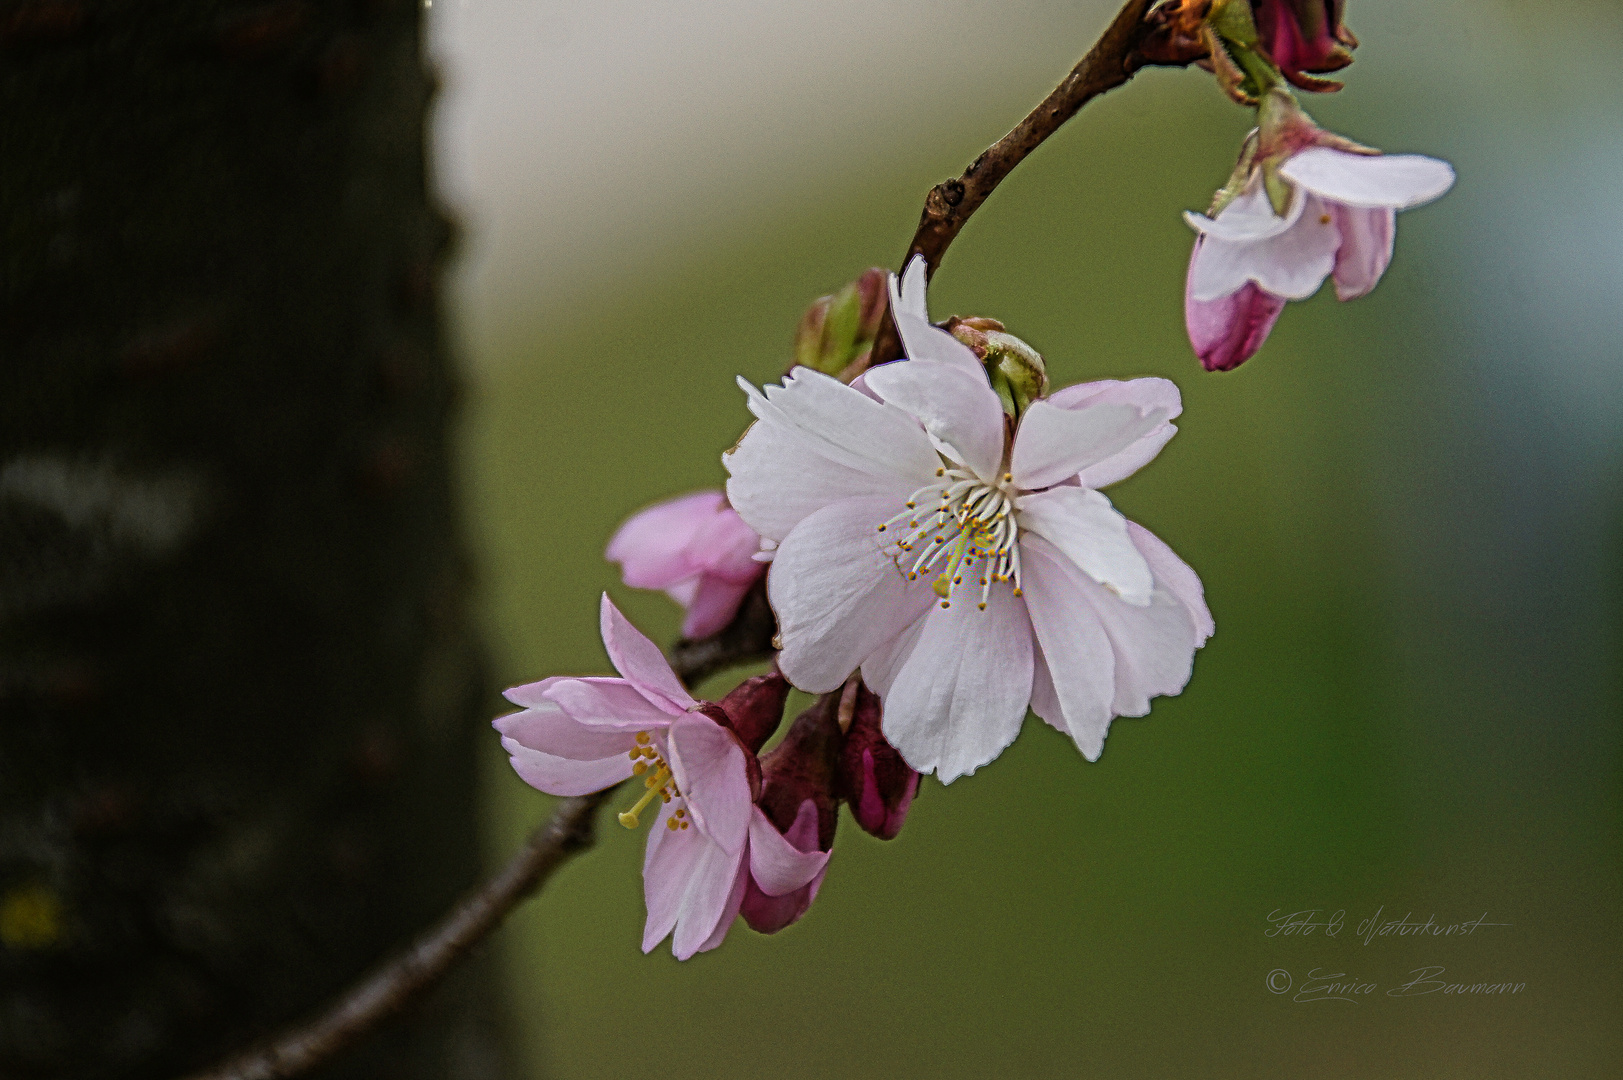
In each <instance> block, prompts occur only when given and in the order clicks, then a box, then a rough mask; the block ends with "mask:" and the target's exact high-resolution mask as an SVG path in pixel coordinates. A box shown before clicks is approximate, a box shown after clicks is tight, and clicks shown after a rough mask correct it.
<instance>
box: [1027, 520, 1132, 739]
mask: <svg viewBox="0 0 1623 1080" xmlns="http://www.w3.org/2000/svg"><path fill="white" fill-rule="evenodd" d="M1020 564H1021V573H1022V575H1023V577H1024V584H1025V590H1024V591H1025V594H1026V609H1027V610H1028V611H1029V612H1030V613H1031V628H1032V630H1033V631H1034V632H1035V633H1036V635H1037V648H1038V651H1039V652H1040V654H1041V661H1042V662H1041V665H1040V670H1041V672H1042V677H1041V678H1038V679H1037V680H1036V681H1035V684H1034V685H1037V684H1041V683H1042V682H1043V680H1044V679H1046V680H1047V682H1048V685H1047V686H1046V687H1041V691H1042V692H1040V693H1039V691H1038V689H1036V688H1034V689H1033V691H1032V696H1031V707H1032V710H1033V711H1034V712H1036V714H1037V715H1038V716H1040V717H1042V719H1043V720H1045V721H1047V722H1048V723H1049V724H1051V725H1052V726H1053V727H1055V728H1058V729H1059V730H1060V731H1063V732H1065V733H1066V734H1068V735H1069V736H1070V737H1071V738H1072V739H1073V740H1074V741H1075V742H1076V746H1077V749H1078V750H1081V751H1082V756H1083V757H1085V758H1087V759H1088V760H1089V761H1098V760H1099V755H1100V754H1101V753H1102V752H1103V751H1104V743H1105V733H1106V732H1107V731H1109V730H1110V719H1111V717H1112V716H1114V715H1115V714H1114V713H1113V712H1112V711H1111V708H1110V705H1111V702H1112V700H1113V699H1114V698H1115V693H1116V685H1115V671H1116V665H1115V659H1114V657H1113V655H1112V651H1111V646H1110V638H1109V636H1108V635H1106V633H1105V629H1104V625H1103V624H1102V623H1100V621H1099V617H1098V616H1097V615H1095V614H1094V612H1093V609H1092V607H1091V606H1089V604H1088V600H1087V596H1086V594H1085V593H1084V592H1083V591H1082V588H1081V586H1080V585H1078V584H1077V583H1076V581H1075V580H1074V579H1075V578H1077V577H1080V576H1081V575H1080V574H1078V573H1077V570H1076V567H1075V566H1074V565H1073V564H1072V563H1071V561H1070V560H1069V559H1067V558H1066V557H1065V556H1063V555H1062V554H1060V552H1059V551H1058V550H1056V549H1055V548H1054V547H1053V545H1051V544H1049V543H1048V542H1047V541H1046V540H1044V539H1043V538H1042V537H1040V536H1033V535H1030V534H1027V535H1026V536H1024V537H1022V538H1021V541H1020Z"/></svg>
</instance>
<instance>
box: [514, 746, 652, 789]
mask: <svg viewBox="0 0 1623 1080" xmlns="http://www.w3.org/2000/svg"><path fill="white" fill-rule="evenodd" d="M502 749H504V750H506V751H507V753H508V755H509V762H510V763H511V764H512V766H513V771H514V772H516V773H518V776H519V779H520V780H523V781H524V782H525V783H526V784H529V785H530V786H531V787H533V788H535V789H536V790H538V791H544V792H546V793H547V794H548V795H590V794H591V793H592V792H594V791H602V790H603V789H604V788H606V787H612V786H614V785H615V784H618V783H619V782H620V781H622V780H624V779H626V777H628V776H630V775H631V759H629V758H628V757H626V755H624V754H616V755H615V756H613V757H608V758H602V759H600V760H597V761H573V760H571V759H569V758H561V757H554V756H552V755H551V754H543V753H542V752H541V751H539V750H531V749H530V748H529V747H527V746H525V745H524V744H523V743H520V742H519V741H518V740H517V739H513V738H506V737H504V738H503V739H502Z"/></svg>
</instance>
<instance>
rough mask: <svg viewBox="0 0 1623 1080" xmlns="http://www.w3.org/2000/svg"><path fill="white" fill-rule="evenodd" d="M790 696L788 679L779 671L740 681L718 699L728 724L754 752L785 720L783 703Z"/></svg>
mask: <svg viewBox="0 0 1623 1080" xmlns="http://www.w3.org/2000/svg"><path fill="white" fill-rule="evenodd" d="M788 700H789V680H788V679H785V678H784V677H783V676H782V675H780V674H779V673H778V672H776V671H772V672H768V673H767V674H765V675H757V676H755V677H754V678H751V679H745V680H744V681H743V682H741V683H739V684H738V686H737V687H736V688H734V690H733V691H732V693H730V694H728V695H727V696H726V697H724V698H722V699H721V700H720V701H719V702H717V703H716V704H717V706H718V707H719V708H720V709H721V711H722V714H723V715H724V716H726V718H727V720H726V725H725V726H727V727H729V728H731V729H732V732H733V734H734V735H737V736H738V741H739V742H741V743H743V744H744V746H745V747H746V748H747V749H748V750H749V752H750V753H751V754H759V753H760V752H761V747H763V746H765V745H766V743H767V740H768V739H770V738H772V736H773V735H774V734H776V733H777V730H778V725H779V724H780V723H782V722H783V704H784V702H786V701H788Z"/></svg>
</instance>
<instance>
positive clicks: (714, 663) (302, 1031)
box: [188, 584, 777, 1080]
mask: <svg viewBox="0 0 1623 1080" xmlns="http://www.w3.org/2000/svg"><path fill="white" fill-rule="evenodd" d="M776 633H777V623H776V621H775V620H774V619H773V617H772V609H771V607H770V606H768V604H767V601H766V588H765V585H764V584H757V585H756V587H755V588H754V589H753V590H751V592H750V593H749V595H748V596H746V597H745V599H744V602H743V604H741V605H740V607H739V611H738V614H737V616H735V617H734V619H733V621H732V623H731V624H730V625H729V626H727V627H726V628H725V629H722V630H720V631H718V632H717V633H715V634H712V635H711V636H710V637H707V638H702V639H700V640H698V641H679V642H677V644H676V645H675V647H674V648H672V650H671V652H672V664H671V666H672V668H673V669H674V670H675V672H676V674H677V675H678V676H679V677H681V679H682V681H683V682H684V683H685V684H687V685H688V686H689V687H693V686H696V685H697V684H699V683H700V682H703V681H704V680H705V679H706V678H708V677H709V676H711V675H713V674H715V673H717V672H719V671H722V670H724V669H726V668H729V667H733V666H736V665H738V664H742V663H747V662H749V661H751V660H757V659H760V658H762V657H765V656H767V655H770V653H771V651H772V638H773V635H774V634H776ZM617 789H618V785H616V786H615V787H612V788H609V789H607V790H605V791H599V792H597V793H596V794H595V795H585V796H581V797H578V798H573V799H564V800H563V801H562V802H560V803H559V804H558V808H557V809H556V810H554V811H553V813H552V817H551V819H549V820H548V821H547V823H546V824H545V825H543V826H541V827H540V828H539V829H537V830H535V832H533V833H531V834H530V837H529V839H527V840H526V841H525V842H524V846H523V847H522V848H520V849H519V850H518V852H517V853H515V854H514V855H513V857H512V858H510V859H509V860H508V861H507V865H505V866H503V867H502V868H501V869H500V870H498V871H497V872H496V873H495V875H493V876H492V877H491V878H490V879H489V880H487V881H485V882H484V883H483V884H482V885H480V886H479V887H478V888H477V889H475V890H474V891H473V892H471V893H469V894H468V895H466V896H464V897H463V898H462V900H461V901H459V902H458V903H457V904H456V906H455V907H453V908H452V909H451V910H450V911H449V912H447V913H446V915H445V916H444V917H443V918H442V919H440V921H439V922H438V923H436V924H435V925H434V926H432V927H430V928H429V929H428V930H427V931H425V932H424V933H423V934H422V935H421V936H420V937H418V938H417V940H416V941H414V942H413V943H412V944H411V945H410V946H409V947H408V948H407V949H406V950H405V951H404V952H401V953H399V954H398V955H396V956H394V957H392V958H391V959H389V960H386V961H384V963H383V964H381V965H380V966H379V967H377V968H375V969H374V970H373V971H372V972H371V973H370V974H368V975H367V976H365V977H364V978H363V979H362V980H361V981H360V982H358V983H356V984H355V985H354V986H353V987H351V988H350V989H349V990H348V991H347V992H346V993H345V994H344V995H343V996H342V997H340V998H339V999H338V1000H337V1001H336V1002H334V1003H333V1004H332V1006H331V1007H330V1008H328V1009H327V1010H326V1011H325V1012H324V1013H322V1014H321V1015H320V1016H318V1017H316V1018H315V1019H313V1020H310V1021H308V1022H306V1023H305V1024H303V1025H301V1026H299V1027H297V1028H294V1029H292V1030H290V1031H287V1032H285V1033H283V1034H282V1035H280V1036H279V1037H277V1038H275V1039H272V1040H271V1041H269V1042H266V1043H264V1044H262V1045H261V1046H259V1047H256V1048H255V1049H253V1050H250V1051H248V1052H247V1053H245V1054H241V1055H239V1056H237V1057H234V1058H232V1059H230V1060H228V1061H226V1062H225V1063H223V1064H221V1065H218V1066H216V1067H215V1068H213V1069H210V1070H208V1071H207V1072H202V1073H196V1074H194V1075H193V1076H191V1077H189V1078H188V1080H288V1078H290V1077H295V1076H299V1075H302V1074H303V1073H306V1072H308V1071H310V1070H311V1069H313V1068H315V1067H316V1066H317V1065H320V1064H322V1063H323V1062H325V1061H326V1060H328V1059H329V1058H331V1057H332V1056H333V1055H334V1054H336V1053H338V1052H339V1051H340V1050H342V1049H344V1048H345V1047H346V1046H349V1045H350V1044H351V1043H353V1042H355V1041H356V1040H357V1039H359V1038H360V1037H361V1036H363V1035H365V1034H366V1033H367V1032H369V1031H371V1030H372V1029H373V1028H374V1027H376V1026H377V1025H378V1024H379V1023H380V1022H382V1021H383V1020H385V1019H387V1018H388V1017H389V1016H391V1015H392V1014H394V1013H396V1012H398V1011H399V1010H400V1009H401V1008H403V1007H404V1006H405V1005H407V1004H408V1003H409V1002H411V1001H413V1000H415V999H416V998H417V997H419V996H420V995H422V994H424V993H426V992H427V991H428V990H430V989H431V988H433V987H434V985H435V984H437V983H438V982H439V981H440V979H441V978H442V977H443V976H444V975H445V973H446V972H448V971H450V969H451V968H452V966H454V965H455V964H456V962H457V961H458V960H459V959H461V958H462V956H464V955H465V954H466V953H467V952H468V951H469V950H470V949H472V948H473V947H474V946H475V945H477V944H478V943H479V942H480V941H483V940H484V939H485V937H486V936H488V935H489V934H490V932H491V931H492V930H494V929H496V927H497V926H499V925H501V922H502V920H503V919H505V918H506V917H507V914H508V912H510V911H512V910H513V908H515V907H517V906H518V904H519V902H520V901H522V900H524V899H525V898H526V897H528V896H530V895H531V894H533V893H535V892H536V891H537V890H539V889H540V888H541V886H543V885H545V884H546V883H547V881H548V879H549V878H551V877H552V875H553V874H554V873H555V872H556V871H557V870H558V868H559V867H561V866H562V865H563V864H564V863H566V862H568V861H569V859H570V858H572V857H573V856H575V855H578V854H580V853H581V852H583V851H585V850H587V849H588V848H590V847H591V846H592V845H593V843H595V842H596V839H597V835H596V818H597V811H598V809H599V808H600V807H601V806H602V805H603V804H604V803H605V802H607V801H608V799H609V797H610V796H611V795H613V794H614V792H615V791H616V790H617Z"/></svg>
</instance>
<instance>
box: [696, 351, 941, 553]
mask: <svg viewBox="0 0 1623 1080" xmlns="http://www.w3.org/2000/svg"><path fill="white" fill-rule="evenodd" d="M793 374H794V376H795V377H794V378H790V379H786V380H785V381H784V384H783V386H782V387H774V386H769V387H767V388H766V393H765V394H762V393H761V392H759V391H757V390H755V388H753V387H751V386H750V385H749V384H748V383H745V382H743V381H742V380H741V381H740V382H739V385H740V386H742V387H743V388H744V390H745V392H746V393H747V394H748V395H749V398H750V400H749V406H750V411H751V412H753V413H754V414H755V415H756V417H757V418H758V421H757V423H756V424H755V425H754V426H753V427H751V428H750V429H749V430H748V431H747V432H745V434H744V437H743V438H742V439H740V440H739V442H738V445H737V446H735V447H734V448H733V449H731V450H729V451H728V452H727V453H725V454H723V455H722V459H721V460H722V464H723V465H725V466H726V467H727V471H728V472H729V473H730V474H731V476H732V478H731V479H730V480H728V481H727V497H728V500H729V501H730V502H731V503H732V504H733V506H734V507H735V508H737V510H738V513H739V514H740V515H741V516H742V517H743V519H744V521H745V522H746V523H747V524H748V525H749V526H750V527H751V528H753V529H754V530H756V531H757V532H759V533H760V534H761V535H762V536H764V537H768V538H770V539H772V540H782V539H783V538H784V537H785V536H788V535H789V531H790V530H791V529H793V528H794V527H795V526H796V525H798V524H799V523H800V522H801V521H803V520H804V519H805V518H806V517H807V516H808V515H810V514H812V513H813V512H814V511H817V510H820V509H822V508H823V507H824V506H827V505H828V504H829V503H832V502H838V501H839V500H841V499H847V498H853V497H856V496H862V495H885V496H888V497H890V498H894V499H895V500H896V501H897V502H905V501H906V499H907V496H908V495H910V494H911V493H912V492H914V491H916V490H918V488H919V487H921V486H922V485H923V484H925V483H927V482H928V479H929V478H930V477H932V476H934V475H935V470H936V469H937V468H939V467H940V464H941V459H940V457H939V456H938V455H937V454H936V452H935V448H934V447H933V446H932V445H931V444H930V437H929V436H928V435H926V434H925V433H924V429H923V428H921V427H919V425H918V421H916V420H914V419H913V418H912V417H911V416H908V415H907V414H906V413H905V412H903V411H902V410H900V409H898V408H896V407H895V406H894V405H885V404H883V403H881V402H879V401H877V400H875V399H874V398H871V397H869V396H867V395H865V394H863V393H862V392H860V391H857V390H853V389H851V388H850V387H848V386H843V385H841V384H840V383H839V381H838V380H835V379H830V378H828V377H827V376H824V375H819V374H817V373H816V372H811V371H807V370H806V369H805V368H797V369H795V372H794V373H793Z"/></svg>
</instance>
